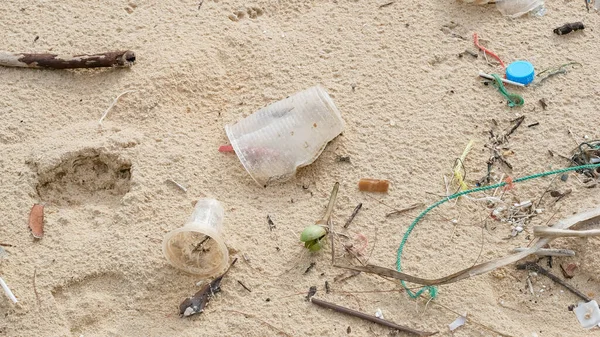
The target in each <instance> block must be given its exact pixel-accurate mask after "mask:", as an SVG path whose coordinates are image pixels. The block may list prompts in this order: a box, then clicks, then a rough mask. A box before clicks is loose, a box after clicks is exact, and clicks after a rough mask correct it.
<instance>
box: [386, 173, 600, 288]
mask: <svg viewBox="0 0 600 337" xmlns="http://www.w3.org/2000/svg"><path fill="white" fill-rule="evenodd" d="M598 167H600V164H590V165H581V166H575V167H567V168H564V169H560V170H554V171H549V172H544V173H538V174H534V175H531V176H526V177H522V178H517V179H515V180H513V182H514V183H519V182H523V181H527V180H532V179H537V178H542V177H546V176H550V175H554V174H561V173H565V172H570V171H579V170H585V169H595V168H598ZM503 186H506V182H504V181H503V182H501V183H498V184H495V185H490V186H482V187H477V188H474V189H471V190H467V191H460V192H458V193H455V194H452V195H450V196H448V197H447V198H444V199H442V200H439V201H438V202H436V203H435V204H433V205H431V206H429V207H427V209H425V210H424V211H423V212H421V214H419V215H418V216H417V217H416V218H415V220H414V221H413V222H412V223H411V224H410V226H409V227H408V229H407V230H406V232H405V233H404V237H403V238H402V241H401V242H400V247H398V252H397V255H396V270H398V271H402V251H403V250H404V246H405V245H406V241H408V237H409V236H410V233H412V231H413V229H415V226H416V225H417V224H418V223H419V222H420V221H421V220H423V218H424V217H425V215H427V213H429V212H430V211H431V210H432V209H434V208H436V207H438V206H440V205H441V204H443V203H446V202H448V201H450V200H453V199H456V198H459V197H462V196H463V195H467V194H471V193H476V192H483V191H487V190H491V189H495V188H498V187H503ZM401 283H402V286H403V287H404V289H406V293H407V294H408V296H410V298H417V297H419V296H421V294H422V293H423V292H425V291H427V292H429V296H431V298H436V296H437V288H436V287H435V286H424V287H423V288H421V289H419V291H417V292H416V293H415V292H413V291H412V290H410V289H409V288H408V287H407V286H406V283H405V282H404V281H402V282H401Z"/></svg>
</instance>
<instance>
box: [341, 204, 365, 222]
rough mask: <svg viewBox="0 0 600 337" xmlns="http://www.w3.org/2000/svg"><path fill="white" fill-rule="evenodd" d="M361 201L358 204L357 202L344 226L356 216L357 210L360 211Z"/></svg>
mask: <svg viewBox="0 0 600 337" xmlns="http://www.w3.org/2000/svg"><path fill="white" fill-rule="evenodd" d="M362 205H363V204H362V202H361V203H360V204H358V205H357V206H356V207H355V208H354V211H352V214H350V217H349V218H348V220H347V221H346V223H345V224H344V228H348V226H350V223H351V222H352V220H354V217H356V214H358V211H360V209H361V208H362Z"/></svg>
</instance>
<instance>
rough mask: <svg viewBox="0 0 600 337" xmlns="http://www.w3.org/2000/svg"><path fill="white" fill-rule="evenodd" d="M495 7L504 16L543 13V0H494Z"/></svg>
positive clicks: (513, 16) (512, 16) (514, 16)
mask: <svg viewBox="0 0 600 337" xmlns="http://www.w3.org/2000/svg"><path fill="white" fill-rule="evenodd" d="M496 8H498V10H499V11H500V13H502V15H504V16H508V17H511V18H516V17H519V16H522V15H525V14H527V13H529V12H533V13H534V14H536V15H540V16H541V15H543V14H544V12H545V10H544V0H496Z"/></svg>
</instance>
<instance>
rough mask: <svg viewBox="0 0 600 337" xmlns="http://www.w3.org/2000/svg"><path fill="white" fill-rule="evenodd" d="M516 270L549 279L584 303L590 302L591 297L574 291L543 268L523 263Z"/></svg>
mask: <svg viewBox="0 0 600 337" xmlns="http://www.w3.org/2000/svg"><path fill="white" fill-rule="evenodd" d="M517 269H519V270H530V271H534V272H536V273H538V274H542V275H544V276H546V277H548V278H549V279H551V280H552V281H554V282H556V283H558V284H560V285H561V286H563V287H565V288H567V290H569V291H570V292H572V293H573V294H575V295H577V296H579V297H580V298H581V299H583V300H584V301H586V302H589V301H591V300H592V298H591V297H589V296H587V295H586V294H584V293H582V292H581V291H579V290H577V289H575V288H574V287H573V286H571V285H570V284H568V283H566V282H565V281H563V280H561V279H560V278H558V277H557V276H556V275H554V274H552V273H551V272H549V271H547V270H546V269H544V268H543V267H541V266H539V265H538V264H537V263H535V262H525V263H523V264H518V265H517Z"/></svg>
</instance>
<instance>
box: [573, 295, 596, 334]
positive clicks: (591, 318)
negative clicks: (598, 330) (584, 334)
mask: <svg viewBox="0 0 600 337" xmlns="http://www.w3.org/2000/svg"><path fill="white" fill-rule="evenodd" d="M573 312H574V313H575V316H577V319H578V320H579V323H580V324H581V326H582V327H583V328H584V329H591V328H593V327H594V326H596V325H598V324H600V309H599V308H598V302H596V301H594V300H591V301H589V302H587V303H583V302H582V303H580V304H579V305H578V306H577V307H576V308H575V309H573Z"/></svg>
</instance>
